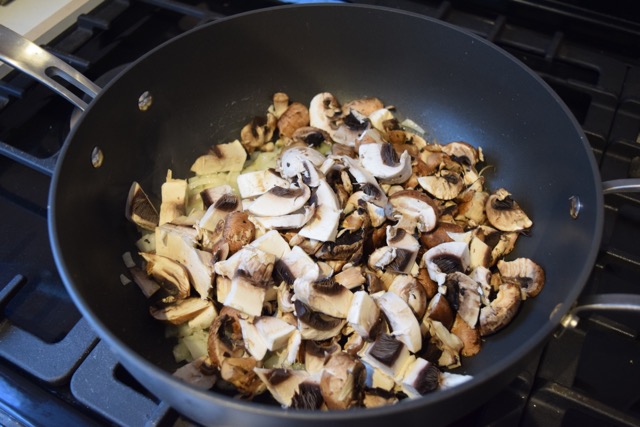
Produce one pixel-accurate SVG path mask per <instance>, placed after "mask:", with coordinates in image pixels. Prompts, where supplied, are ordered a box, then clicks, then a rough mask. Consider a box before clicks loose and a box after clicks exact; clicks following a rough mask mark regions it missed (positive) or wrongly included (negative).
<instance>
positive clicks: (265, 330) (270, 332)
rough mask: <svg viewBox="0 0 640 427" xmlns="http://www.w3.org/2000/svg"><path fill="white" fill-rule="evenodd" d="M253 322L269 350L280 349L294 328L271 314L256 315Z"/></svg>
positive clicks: (285, 343)
mask: <svg viewBox="0 0 640 427" xmlns="http://www.w3.org/2000/svg"><path fill="white" fill-rule="evenodd" d="M253 324H254V326H255V327H256V330H257V332H258V334H259V335H260V337H262V340H263V341H264V343H265V345H266V346H267V349H268V350H270V351H276V350H280V349H281V348H283V347H284V346H286V345H287V342H288V341H289V338H290V337H291V334H293V332H294V331H295V330H296V328H295V326H292V325H290V324H289V323H287V322H285V321H284V320H282V319H279V318H277V317H271V316H261V317H256V318H255V319H254V321H253Z"/></svg>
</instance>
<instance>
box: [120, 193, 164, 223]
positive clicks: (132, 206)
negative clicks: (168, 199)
mask: <svg viewBox="0 0 640 427" xmlns="http://www.w3.org/2000/svg"><path fill="white" fill-rule="evenodd" d="M124 214H125V217H126V218H127V219H128V220H129V221H131V222H133V223H134V224H136V225H137V226H138V227H140V228H143V229H145V230H149V231H153V230H154V229H155V228H156V226H157V225H158V221H159V220H160V216H159V215H158V211H157V210H156V208H155V207H154V206H153V204H152V203H151V201H150V200H149V197H148V196H147V194H146V193H145V192H144V190H143V189H142V187H140V184H138V183H137V182H135V181H134V182H133V184H131V188H130V189H129V194H128V195H127V204H126V207H125V213H124Z"/></svg>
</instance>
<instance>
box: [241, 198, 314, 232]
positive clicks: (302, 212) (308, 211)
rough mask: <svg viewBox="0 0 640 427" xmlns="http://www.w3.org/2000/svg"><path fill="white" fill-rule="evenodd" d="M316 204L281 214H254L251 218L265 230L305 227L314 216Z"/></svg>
mask: <svg viewBox="0 0 640 427" xmlns="http://www.w3.org/2000/svg"><path fill="white" fill-rule="evenodd" d="M315 212H316V205H315V204H313V205H311V206H303V207H302V209H299V210H297V211H295V212H292V213H290V214H288V215H280V216H252V217H251V220H252V221H253V222H255V223H257V224H258V226H259V227H262V228H263V229H265V230H291V229H298V228H300V227H304V226H305V224H307V223H308V222H309V221H311V219H312V218H313V216H314V214H315Z"/></svg>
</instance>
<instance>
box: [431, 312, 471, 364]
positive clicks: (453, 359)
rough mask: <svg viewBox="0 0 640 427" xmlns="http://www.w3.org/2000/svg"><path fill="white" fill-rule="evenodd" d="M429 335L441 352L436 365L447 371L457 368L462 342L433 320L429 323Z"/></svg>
mask: <svg viewBox="0 0 640 427" xmlns="http://www.w3.org/2000/svg"><path fill="white" fill-rule="evenodd" d="M429 333H430V335H431V340H432V341H433V342H434V343H435V344H436V346H437V347H438V348H439V349H440V350H442V354H441V355H440V358H439V359H438V365H440V366H444V367H446V368H449V369H454V368H457V367H459V366H460V351H461V350H462V347H463V343H462V340H460V338H458V337H457V336H455V335H454V334H452V333H451V332H449V331H448V330H447V328H445V327H444V325H443V324H442V323H440V322H437V321H435V320H430V321H429Z"/></svg>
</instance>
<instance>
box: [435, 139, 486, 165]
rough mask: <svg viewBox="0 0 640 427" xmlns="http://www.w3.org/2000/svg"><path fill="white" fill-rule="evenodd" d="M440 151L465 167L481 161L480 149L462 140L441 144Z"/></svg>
mask: <svg viewBox="0 0 640 427" xmlns="http://www.w3.org/2000/svg"><path fill="white" fill-rule="evenodd" d="M442 152H443V153H445V154H448V155H449V156H450V157H451V158H452V159H453V160H455V161H456V162H458V163H461V164H463V165H465V166H467V167H473V166H475V165H476V163H478V162H479V161H482V160H483V158H482V151H480V150H478V149H476V148H475V147H474V146H472V145H471V144H468V143H466V142H463V141H454V142H450V143H448V144H445V145H443V146H442Z"/></svg>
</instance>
